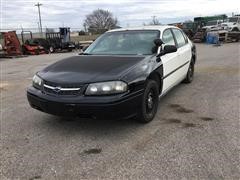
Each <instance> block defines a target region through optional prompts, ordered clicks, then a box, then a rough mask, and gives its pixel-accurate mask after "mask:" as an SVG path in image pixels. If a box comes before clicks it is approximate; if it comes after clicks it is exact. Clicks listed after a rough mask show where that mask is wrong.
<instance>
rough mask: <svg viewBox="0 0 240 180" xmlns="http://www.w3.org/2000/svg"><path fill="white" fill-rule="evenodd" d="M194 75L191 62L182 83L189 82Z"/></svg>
mask: <svg viewBox="0 0 240 180" xmlns="http://www.w3.org/2000/svg"><path fill="white" fill-rule="evenodd" d="M193 77H194V62H191V63H190V65H189V68H188V72H187V76H186V78H185V79H184V80H183V82H184V83H191V82H192V81H193Z"/></svg>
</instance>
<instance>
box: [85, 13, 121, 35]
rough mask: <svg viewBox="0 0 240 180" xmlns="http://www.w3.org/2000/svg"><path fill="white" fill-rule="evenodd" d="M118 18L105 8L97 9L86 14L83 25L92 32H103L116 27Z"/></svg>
mask: <svg viewBox="0 0 240 180" xmlns="http://www.w3.org/2000/svg"><path fill="white" fill-rule="evenodd" d="M117 24H118V20H117V18H114V17H113V14H112V13H111V12H109V11H107V10H103V9H97V10H95V11H93V12H92V13H91V14H88V15H87V16H86V19H85V21H84V24H83V26H84V27H86V28H87V29H88V31H89V32H92V33H103V32H105V31H107V30H109V29H114V28H116V27H117Z"/></svg>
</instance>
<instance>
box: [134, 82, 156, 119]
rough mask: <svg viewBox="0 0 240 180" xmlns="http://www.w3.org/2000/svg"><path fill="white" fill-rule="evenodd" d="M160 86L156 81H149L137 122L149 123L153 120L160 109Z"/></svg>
mask: <svg viewBox="0 0 240 180" xmlns="http://www.w3.org/2000/svg"><path fill="white" fill-rule="evenodd" d="M158 95H159V93H158V85H157V82H156V81H154V80H148V81H147V84H146V87H145V91H144V94H143V98H142V103H141V108H140V111H139V112H138V115H137V117H136V118H137V121H139V122H141V123H148V122H150V121H152V120H153V118H154V117H155V114H156V112H157V108H158Z"/></svg>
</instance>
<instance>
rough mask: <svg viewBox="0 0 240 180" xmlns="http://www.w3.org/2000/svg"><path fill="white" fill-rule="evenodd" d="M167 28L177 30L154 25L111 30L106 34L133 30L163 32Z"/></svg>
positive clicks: (166, 26) (167, 26)
mask: <svg viewBox="0 0 240 180" xmlns="http://www.w3.org/2000/svg"><path fill="white" fill-rule="evenodd" d="M167 28H177V29H179V28H178V27H176V26H169V25H155V26H140V27H129V28H120V29H113V30H110V31H108V32H118V31H134V30H159V31H164V30H165V29H167Z"/></svg>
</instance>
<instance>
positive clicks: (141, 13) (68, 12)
mask: <svg viewBox="0 0 240 180" xmlns="http://www.w3.org/2000/svg"><path fill="white" fill-rule="evenodd" d="M37 2H40V3H42V4H43V5H42V6H41V14H42V26H43V28H45V27H56V28H57V27H59V26H63V25H64V26H69V27H72V28H81V27H82V24H83V21H84V18H85V15H87V14H89V13H91V12H92V11H93V10H95V9H98V8H101V9H105V10H109V11H111V12H112V13H113V14H114V16H115V17H117V18H118V20H119V25H120V26H122V27H127V26H139V25H142V24H143V23H148V22H150V20H151V17H152V16H156V17H157V18H158V19H159V21H160V22H161V23H173V22H178V21H184V20H189V19H193V17H195V16H205V15H216V14H223V13H225V14H227V15H231V13H232V12H234V13H238V14H240V0H145V1H144V0H57V1H56V0H0V5H1V9H0V13H1V19H0V20H1V23H0V25H1V27H0V28H1V29H3V28H21V27H23V28H37V27H38V25H37V23H38V11H37V7H35V6H34V4H35V3H37Z"/></svg>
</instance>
